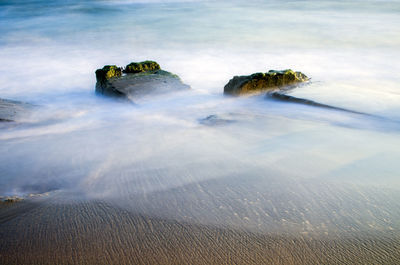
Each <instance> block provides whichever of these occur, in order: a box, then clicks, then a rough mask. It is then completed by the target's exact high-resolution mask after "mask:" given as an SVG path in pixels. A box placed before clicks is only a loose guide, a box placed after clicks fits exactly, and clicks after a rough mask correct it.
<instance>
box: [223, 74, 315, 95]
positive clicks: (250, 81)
mask: <svg viewBox="0 0 400 265" xmlns="http://www.w3.org/2000/svg"><path fill="white" fill-rule="evenodd" d="M308 80H309V79H308V77H307V76H306V75H305V74H303V73H301V72H295V71H293V70H291V69H287V70H270V71H268V72H267V73H255V74H252V75H247V76H235V77H233V78H232V79H231V80H229V82H228V84H226V85H225V87H224V94H228V95H242V94H250V93H259V92H262V91H266V90H274V89H277V88H280V87H285V86H290V85H294V84H296V83H301V82H305V81H308Z"/></svg>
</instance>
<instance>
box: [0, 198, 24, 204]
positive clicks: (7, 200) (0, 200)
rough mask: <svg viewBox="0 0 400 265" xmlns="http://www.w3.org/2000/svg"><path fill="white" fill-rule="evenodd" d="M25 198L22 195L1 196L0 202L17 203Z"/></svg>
mask: <svg viewBox="0 0 400 265" xmlns="http://www.w3.org/2000/svg"><path fill="white" fill-rule="evenodd" d="M23 200H24V198H22V197H20V196H0V203H16V202H21V201H23Z"/></svg>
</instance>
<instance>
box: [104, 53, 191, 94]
mask: <svg viewBox="0 0 400 265" xmlns="http://www.w3.org/2000/svg"><path fill="white" fill-rule="evenodd" d="M122 72H123V74H122ZM96 79H97V83H96V93H97V94H101V95H106V96H110V97H118V98H128V99H130V100H132V99H136V98H140V97H143V96H144V95H148V94H160V93H166V92H168V91H179V90H183V89H189V88H190V87H189V86H188V85H186V84H184V83H182V81H181V80H180V78H179V77H178V76H177V75H175V74H172V73H170V72H167V71H164V70H161V67H160V65H159V64H158V63H156V62H154V61H144V62H140V63H134V62H133V63H130V64H128V65H127V66H126V67H125V69H124V70H123V71H121V68H120V67H117V66H115V65H106V66H104V67H103V68H102V69H98V70H97V71H96Z"/></svg>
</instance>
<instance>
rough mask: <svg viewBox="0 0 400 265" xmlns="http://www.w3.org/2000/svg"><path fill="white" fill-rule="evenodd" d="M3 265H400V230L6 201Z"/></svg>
mask: <svg viewBox="0 0 400 265" xmlns="http://www.w3.org/2000/svg"><path fill="white" fill-rule="evenodd" d="M0 238H1V242H0V263H1V264H398V263H399V262H400V233H399V232H398V231H387V232H379V233H353V234H352V233H348V234H347V235H342V236H325V237H313V236H302V235H299V234H294V235H293V236H290V235H283V234H273V233H254V232H249V231H246V230H238V229H231V228H229V227H218V226H207V225H200V224H194V223H187V222H178V221H174V220H167V219H161V218H155V217H149V216H145V215H141V214H136V213H133V212H130V211H127V210H123V209H120V208H118V207H115V206H111V205H110V204H108V203H105V202H101V201H92V202H87V201H86V202H85V201H81V202H74V203H64V204H63V203H61V204H60V203H59V202H53V201H52V200H49V201H47V202H40V203H32V202H22V203H19V204H10V205H4V204H3V205H2V206H1V208H0Z"/></svg>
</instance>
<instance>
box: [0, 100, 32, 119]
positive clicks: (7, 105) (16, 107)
mask: <svg viewBox="0 0 400 265" xmlns="http://www.w3.org/2000/svg"><path fill="white" fill-rule="evenodd" d="M32 107H33V105H31V104H28V103H25V102H20V101H15V100H8V99H1V98H0V122H13V121H16V120H18V119H19V118H20V117H21V116H22V115H23V114H24V113H25V114H26V113H27V112H28V111H29V110H30V109H32Z"/></svg>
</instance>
